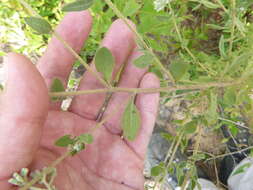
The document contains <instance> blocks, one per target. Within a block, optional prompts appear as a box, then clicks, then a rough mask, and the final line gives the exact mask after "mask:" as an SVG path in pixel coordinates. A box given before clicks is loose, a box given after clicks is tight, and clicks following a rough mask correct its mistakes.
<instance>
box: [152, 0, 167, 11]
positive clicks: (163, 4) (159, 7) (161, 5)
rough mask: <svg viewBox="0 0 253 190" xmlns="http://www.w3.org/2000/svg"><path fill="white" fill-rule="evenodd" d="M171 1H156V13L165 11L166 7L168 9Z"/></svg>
mask: <svg viewBox="0 0 253 190" xmlns="http://www.w3.org/2000/svg"><path fill="white" fill-rule="evenodd" d="M170 1H171V0H155V1H154V6H155V10H156V11H160V10H163V9H164V7H166V6H167V4H168V3H169V2H170Z"/></svg>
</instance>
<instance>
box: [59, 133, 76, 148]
mask: <svg viewBox="0 0 253 190" xmlns="http://www.w3.org/2000/svg"><path fill="white" fill-rule="evenodd" d="M74 142H75V141H74V140H73V139H71V135H65V136H63V137H61V138H59V139H58V140H57V141H56V142H55V145H56V146H60V147H67V146H68V145H71V144H73V143H74Z"/></svg>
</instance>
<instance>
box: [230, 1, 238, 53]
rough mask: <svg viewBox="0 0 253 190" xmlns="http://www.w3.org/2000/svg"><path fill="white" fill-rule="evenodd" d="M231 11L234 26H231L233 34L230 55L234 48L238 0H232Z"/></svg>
mask: <svg viewBox="0 0 253 190" xmlns="http://www.w3.org/2000/svg"><path fill="white" fill-rule="evenodd" d="M231 4H232V5H231V6H232V7H231V11H232V26H231V36H230V39H229V51H228V52H229V53H228V55H229V56H230V55H231V53H232V50H233V43H234V35H235V19H236V2H235V0H231Z"/></svg>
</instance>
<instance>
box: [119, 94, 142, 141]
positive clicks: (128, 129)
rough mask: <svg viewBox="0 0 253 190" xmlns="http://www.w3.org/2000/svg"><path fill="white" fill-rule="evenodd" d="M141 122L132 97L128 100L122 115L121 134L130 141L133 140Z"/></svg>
mask: <svg viewBox="0 0 253 190" xmlns="http://www.w3.org/2000/svg"><path fill="white" fill-rule="evenodd" d="M140 124H141V119H140V113H139V110H138V109H137V107H136V106H135V104H134V99H132V100H130V101H129V103H128V105H127V107H126V109H125V111H124V113H123V117H122V123H121V125H122V130H123V136H124V137H125V138H126V139H127V140H130V141H133V140H134V139H135V138H136V136H137V134H138V131H139V128H140Z"/></svg>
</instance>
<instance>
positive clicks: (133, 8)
mask: <svg viewBox="0 0 253 190" xmlns="http://www.w3.org/2000/svg"><path fill="white" fill-rule="evenodd" d="M140 8H141V5H140V4H138V3H136V1H135V0H128V1H126V5H125V7H124V10H123V15H124V16H132V15H134V14H135V13H136V12H137V11H138V10H139V9H140Z"/></svg>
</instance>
